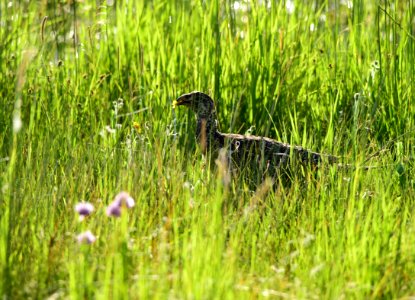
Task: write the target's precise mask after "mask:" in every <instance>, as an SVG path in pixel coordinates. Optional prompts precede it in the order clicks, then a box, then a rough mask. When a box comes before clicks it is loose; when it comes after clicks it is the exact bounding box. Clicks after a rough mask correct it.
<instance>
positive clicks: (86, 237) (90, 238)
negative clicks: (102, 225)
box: [76, 230, 97, 244]
mask: <svg viewBox="0 0 415 300" xmlns="http://www.w3.org/2000/svg"><path fill="white" fill-rule="evenodd" d="M76 239H77V240H78V243H79V244H92V243H93V242H95V241H96V240H97V238H96V237H95V235H93V234H92V232H91V231H89V230H88V231H85V232H82V233H80V234H78V236H77V237H76Z"/></svg>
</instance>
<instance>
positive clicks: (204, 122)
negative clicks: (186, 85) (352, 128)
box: [174, 92, 337, 174]
mask: <svg viewBox="0 0 415 300" xmlns="http://www.w3.org/2000/svg"><path fill="white" fill-rule="evenodd" d="M174 105H175V106H187V107H189V108H190V109H191V110H192V111H194V112H195V114H196V118H197V128H196V138H197V140H198V142H199V144H200V145H201V149H202V151H203V152H204V153H206V152H210V153H214V154H217V153H218V150H219V149H221V148H225V149H226V150H227V152H228V153H229V154H230V157H231V158H232V160H231V162H230V163H233V164H234V165H237V166H238V167H240V166H242V167H246V166H249V167H252V166H257V167H260V168H261V169H262V170H266V171H271V172H270V173H271V174H275V173H279V171H280V170H287V169H289V167H290V166H292V165H294V166H295V165H296V163H299V164H301V165H310V166H311V167H317V166H318V165H319V164H320V163H321V162H322V161H327V162H329V163H333V162H335V161H336V160H337V158H336V157H334V156H331V155H322V154H320V153H317V152H313V151H310V150H307V149H304V148H302V147H299V146H291V145H289V144H285V143H282V142H279V141H276V140H273V139H270V138H267V137H260V136H252V135H240V134H231V133H221V132H219V130H218V121H217V117H216V110H215V104H214V102H213V100H212V98H210V97H209V96H208V95H206V94H204V93H202V92H191V93H188V94H184V95H182V96H180V97H179V98H178V99H177V100H176V101H175V103H174Z"/></svg>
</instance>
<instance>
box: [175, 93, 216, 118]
mask: <svg viewBox="0 0 415 300" xmlns="http://www.w3.org/2000/svg"><path fill="white" fill-rule="evenodd" d="M182 105H183V106H187V107H189V108H190V109H191V110H193V111H194V112H195V113H196V114H197V116H198V117H199V118H207V117H209V116H210V115H212V113H214V112H215V104H214V103H213V100H212V98H210V97H209V95H206V94H205V93H202V92H191V93H188V94H183V95H181V96H180V97H179V98H177V99H176V101H174V102H173V106H174V107H176V106H182Z"/></svg>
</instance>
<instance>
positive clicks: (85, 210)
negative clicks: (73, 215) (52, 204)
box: [75, 202, 94, 221]
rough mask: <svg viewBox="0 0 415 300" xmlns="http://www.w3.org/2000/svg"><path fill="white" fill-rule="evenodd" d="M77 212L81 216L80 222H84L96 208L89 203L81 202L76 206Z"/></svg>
mask: <svg viewBox="0 0 415 300" xmlns="http://www.w3.org/2000/svg"><path fill="white" fill-rule="evenodd" d="M75 211H76V212H77V213H78V214H79V220H80V221H82V220H83V219H84V218H85V217H86V216H89V215H90V214H91V213H92V212H93V211H94V206H93V205H92V204H91V203H88V202H81V203H78V204H76V205H75Z"/></svg>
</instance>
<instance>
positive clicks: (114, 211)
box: [107, 202, 121, 217]
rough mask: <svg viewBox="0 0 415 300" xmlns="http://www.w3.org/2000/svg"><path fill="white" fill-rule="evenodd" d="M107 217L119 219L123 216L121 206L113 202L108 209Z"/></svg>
mask: <svg viewBox="0 0 415 300" xmlns="http://www.w3.org/2000/svg"><path fill="white" fill-rule="evenodd" d="M107 216H108V217H119V216H121V206H119V205H118V203H115V202H112V203H111V204H110V205H109V206H108V207H107Z"/></svg>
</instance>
